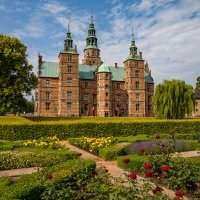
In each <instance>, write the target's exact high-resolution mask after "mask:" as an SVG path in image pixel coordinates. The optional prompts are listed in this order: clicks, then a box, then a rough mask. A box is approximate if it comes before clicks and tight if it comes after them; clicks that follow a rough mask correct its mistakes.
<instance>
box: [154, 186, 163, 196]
mask: <svg viewBox="0 0 200 200" xmlns="http://www.w3.org/2000/svg"><path fill="white" fill-rule="evenodd" d="M162 190H163V189H162V188H161V187H159V186H156V187H155V188H154V189H153V190H152V192H153V193H154V194H156V193H158V192H162Z"/></svg>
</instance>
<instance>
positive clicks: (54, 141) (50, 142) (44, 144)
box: [23, 136, 61, 149]
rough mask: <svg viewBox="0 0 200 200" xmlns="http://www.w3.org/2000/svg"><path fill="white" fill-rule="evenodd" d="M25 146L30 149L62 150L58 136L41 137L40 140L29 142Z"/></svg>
mask: <svg viewBox="0 0 200 200" xmlns="http://www.w3.org/2000/svg"><path fill="white" fill-rule="evenodd" d="M23 145H24V146H28V147H41V148H52V149H57V148H60V147H61V145H60V143H59V139H58V138H57V137H56V136H53V137H41V138H39V139H38V140H35V139H34V140H28V141H25V142H24V143H23Z"/></svg>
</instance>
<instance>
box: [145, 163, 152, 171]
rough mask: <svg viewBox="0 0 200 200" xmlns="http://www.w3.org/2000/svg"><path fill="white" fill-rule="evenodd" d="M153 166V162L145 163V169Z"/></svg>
mask: <svg viewBox="0 0 200 200" xmlns="http://www.w3.org/2000/svg"><path fill="white" fill-rule="evenodd" d="M152 167H153V166H152V164H151V163H150V162H145V163H144V168H145V169H152Z"/></svg>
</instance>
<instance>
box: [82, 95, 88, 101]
mask: <svg viewBox="0 0 200 200" xmlns="http://www.w3.org/2000/svg"><path fill="white" fill-rule="evenodd" d="M83 100H84V101H87V100H88V93H85V94H84V95H83Z"/></svg>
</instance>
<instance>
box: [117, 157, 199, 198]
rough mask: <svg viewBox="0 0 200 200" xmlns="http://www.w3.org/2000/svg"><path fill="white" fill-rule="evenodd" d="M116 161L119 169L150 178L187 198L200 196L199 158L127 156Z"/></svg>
mask: <svg viewBox="0 0 200 200" xmlns="http://www.w3.org/2000/svg"><path fill="white" fill-rule="evenodd" d="M117 161H118V166H120V167H121V168H124V169H126V170H128V171H132V172H135V173H139V174H140V175H143V176H144V177H146V178H151V179H152V181H154V182H155V183H159V184H163V185H165V186H167V187H169V188H171V189H173V190H175V191H178V193H179V192H180V191H181V192H184V193H185V194H189V196H192V195H197V194H198V195H199V194H200V191H199V189H198V185H199V183H200V157H199V158H193V159H192V158H189V159H184V158H171V157H167V155H165V156H163V155H155V156H144V155H128V156H122V157H119V158H118V160H117Z"/></svg>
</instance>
